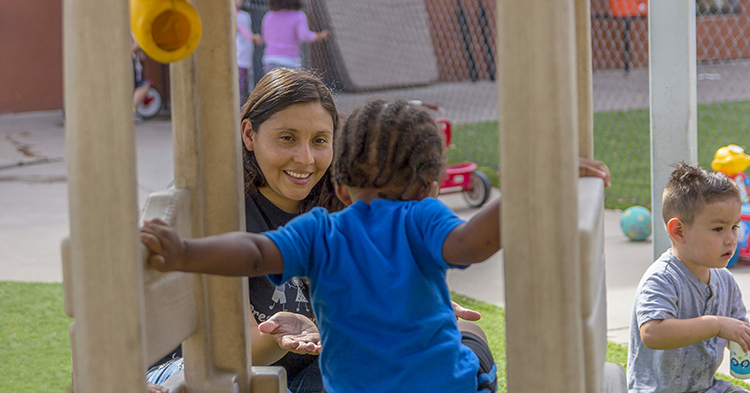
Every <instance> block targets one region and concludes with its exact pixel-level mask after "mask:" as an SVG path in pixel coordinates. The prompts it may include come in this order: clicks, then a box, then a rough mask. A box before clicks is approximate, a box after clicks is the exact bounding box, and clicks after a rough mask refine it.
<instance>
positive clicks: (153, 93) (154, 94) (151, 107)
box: [136, 86, 162, 119]
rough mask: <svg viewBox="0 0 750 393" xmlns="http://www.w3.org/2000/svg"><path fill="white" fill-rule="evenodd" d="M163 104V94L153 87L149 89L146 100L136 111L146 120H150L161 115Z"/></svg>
mask: <svg viewBox="0 0 750 393" xmlns="http://www.w3.org/2000/svg"><path fill="white" fill-rule="evenodd" d="M161 104H162V102H161V93H159V90H157V89H156V88H155V87H153V86H151V87H149V89H148V94H147V95H146V98H144V99H143V102H142V103H141V105H139V106H138V108H137V109H136V110H137V111H138V114H140V115H141V116H142V117H143V118H144V119H150V118H152V117H154V116H156V115H157V114H158V113H159V111H160V110H161Z"/></svg>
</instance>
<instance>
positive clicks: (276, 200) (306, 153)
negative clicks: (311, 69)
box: [242, 102, 334, 213]
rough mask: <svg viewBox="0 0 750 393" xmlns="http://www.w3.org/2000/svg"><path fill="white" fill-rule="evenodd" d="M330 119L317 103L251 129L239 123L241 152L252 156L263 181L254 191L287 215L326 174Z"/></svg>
mask: <svg viewBox="0 0 750 393" xmlns="http://www.w3.org/2000/svg"><path fill="white" fill-rule="evenodd" d="M333 123H334V121H333V118H332V117H331V113H329V112H328V111H327V110H326V109H325V108H324V107H323V105H321V104H320V103H319V102H311V103H305V104H293V105H290V106H288V107H286V108H285V109H283V110H280V111H278V112H276V113H275V114H273V115H272V116H271V117H269V118H268V120H266V121H265V122H263V123H261V125H260V126H259V127H258V129H253V126H252V123H251V122H250V120H249V119H244V120H243V121H242V140H243V142H244V145H245V149H246V150H247V151H248V153H249V152H253V154H254V156H255V160H256V162H257V164H258V167H259V168H260V171H261V172H260V173H261V174H262V176H263V177H264V178H265V185H263V186H260V187H258V191H259V192H260V193H261V194H263V196H265V197H266V198H268V200H269V201H271V202H272V203H273V204H275V205H276V206H278V207H279V208H281V209H282V210H284V211H285V212H287V213H298V212H299V211H300V201H302V200H303V199H305V198H306V197H307V196H308V195H309V194H310V191H312V189H313V187H314V186H315V185H316V184H318V181H319V180H320V179H321V178H322V177H323V175H325V174H326V171H327V170H328V167H329V166H330V165H331V161H332V159H333Z"/></svg>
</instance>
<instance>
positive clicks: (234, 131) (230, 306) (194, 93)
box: [171, 0, 251, 392]
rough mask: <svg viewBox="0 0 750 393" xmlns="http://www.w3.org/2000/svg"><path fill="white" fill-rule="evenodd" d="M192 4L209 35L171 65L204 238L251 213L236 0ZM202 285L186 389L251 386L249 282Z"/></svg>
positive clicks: (182, 168) (180, 154)
mask: <svg viewBox="0 0 750 393" xmlns="http://www.w3.org/2000/svg"><path fill="white" fill-rule="evenodd" d="M193 5H194V6H195V8H196V10H197V11H198V13H199V15H200V16H201V20H202V23H203V37H202V39H201V43H200V44H199V45H198V48H197V49H196V51H195V52H194V53H193V54H192V55H191V56H190V57H188V58H187V59H185V60H183V61H180V62H177V63H175V64H173V65H172V75H173V78H172V89H171V90H172V102H173V109H172V110H173V112H172V122H173V129H174V146H175V185H176V186H177V187H181V188H182V187H184V188H187V189H189V190H190V191H191V195H192V196H193V233H194V234H195V235H196V237H200V236H210V235H215V234H219V233H223V232H229V231H237V230H244V228H245V220H244V218H245V217H244V197H243V187H242V182H243V177H242V167H241V150H240V144H239V143H240V137H239V96H238V89H239V87H238V76H237V62H236V60H235V58H236V54H235V41H234V37H235V33H234V31H235V28H236V27H235V25H236V18H235V14H234V3H233V2H232V1H231V0H221V1H209V0H196V1H194V2H193ZM199 286H200V287H201V288H202V289H203V292H204V294H205V296H204V297H203V299H200V307H201V308H202V310H203V311H205V315H206V318H205V319H203V320H202V321H200V328H199V334H196V335H194V336H193V337H191V338H190V339H189V340H188V341H186V342H185V344H184V351H185V359H186V370H187V372H186V374H185V378H186V382H187V386H188V390H189V391H196V392H198V391H200V392H203V391H205V392H214V391H215V392H218V391H225V390H223V389H224V387H221V388H220V387H219V385H224V384H227V383H228V384H229V385H233V384H235V383H237V386H238V388H239V391H243V392H244V391H248V390H249V388H250V366H251V361H250V347H249V345H250V342H249V334H248V331H247V323H246V322H247V317H248V316H247V315H248V310H249V303H248V294H247V284H246V280H245V279H243V278H228V277H218V276H202V277H200V278H199ZM191 369H192V370H195V372H191ZM217 372H219V374H222V373H223V374H224V375H223V376H221V375H218V377H217ZM234 376H236V378H235V377H234Z"/></svg>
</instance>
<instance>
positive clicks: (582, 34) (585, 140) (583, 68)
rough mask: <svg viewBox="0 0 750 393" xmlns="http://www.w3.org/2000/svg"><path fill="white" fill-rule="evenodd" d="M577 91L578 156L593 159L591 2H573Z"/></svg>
mask: <svg viewBox="0 0 750 393" xmlns="http://www.w3.org/2000/svg"><path fill="white" fill-rule="evenodd" d="M575 30H576V59H577V61H576V64H577V82H578V83H577V90H578V154H579V155H580V156H581V157H585V158H594V112H593V102H594V97H593V96H594V93H593V86H592V85H593V82H592V75H591V72H592V68H593V67H592V55H591V1H590V0H575Z"/></svg>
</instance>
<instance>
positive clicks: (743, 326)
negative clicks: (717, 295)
mask: <svg viewBox="0 0 750 393" xmlns="http://www.w3.org/2000/svg"><path fill="white" fill-rule="evenodd" d="M717 318H718V320H719V334H717V336H719V337H721V338H723V339H726V340H731V341H734V342H736V343H737V344H740V347H742V350H743V351H745V352H750V324H748V323H747V322H745V321H741V320H739V319H735V318H730V317H717Z"/></svg>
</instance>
